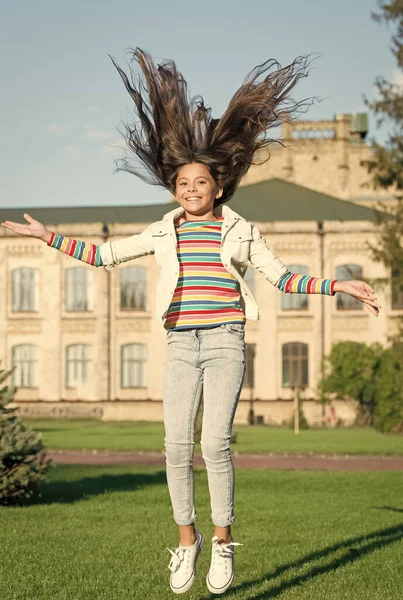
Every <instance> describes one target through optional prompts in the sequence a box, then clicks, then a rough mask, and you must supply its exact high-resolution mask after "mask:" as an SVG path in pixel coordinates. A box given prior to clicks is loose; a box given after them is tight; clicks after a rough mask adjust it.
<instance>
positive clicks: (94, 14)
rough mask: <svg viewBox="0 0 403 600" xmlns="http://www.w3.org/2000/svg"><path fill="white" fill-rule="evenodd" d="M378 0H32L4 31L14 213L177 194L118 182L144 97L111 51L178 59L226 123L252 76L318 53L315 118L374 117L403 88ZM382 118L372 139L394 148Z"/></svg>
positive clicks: (4, 127) (11, 7) (311, 86)
mask: <svg viewBox="0 0 403 600" xmlns="http://www.w3.org/2000/svg"><path fill="white" fill-rule="evenodd" d="M376 9H377V2H376V0H354V2H352V0H338V1H337V2H336V0H305V1H304V2H301V0H287V1H286V2H280V1H279V0H276V1H272V0H250V1H249V2H245V1H242V2H240V1H239V0H203V1H202V2H194V1H193V2H189V0H170V1H169V2H163V1H162V0H159V1H155V0H154V1H153V0H150V1H148V2H139V1H137V0H114V1H113V2H111V1H108V2H107V1H105V0H86V1H85V2H83V0H69V1H68V2H66V1H65V0H63V1H61V0H36V1H35V2H32V0H18V2H7V3H5V4H4V5H3V6H2V16H1V21H0V73H1V82H2V85H1V88H0V90H1V93H0V132H1V135H0V165H1V177H0V207H1V208H5V207H14V208H19V207H21V208H24V209H29V208H32V207H39V206H42V207H43V206H99V205H103V206H105V205H109V206H123V205H125V206H128V205H132V206H133V207H134V209H135V206H136V205H141V204H150V203H160V202H166V201H168V199H169V194H168V192H166V191H165V190H162V189H160V188H157V187H154V186H150V185H147V184H145V183H143V182H142V181H141V180H139V179H138V178H137V177H135V176H134V175H131V174H129V173H124V172H118V173H116V172H115V168H116V167H115V162H114V161H115V159H119V158H121V157H122V155H123V152H124V141H123V139H122V137H121V136H120V135H119V133H118V127H119V125H120V123H121V122H122V119H123V120H124V119H127V118H130V115H131V112H132V106H131V100H130V97H129V96H128V95H127V92H126V91H125V89H124V86H123V83H122V81H121V79H120V77H119V75H118V73H117V71H116V70H115V68H114V66H113V65H112V63H111V61H110V58H109V56H108V54H110V55H112V56H114V57H115V58H116V60H117V61H118V62H119V64H120V65H121V66H125V64H126V60H127V58H128V49H129V48H134V47H136V46H139V47H141V48H144V49H146V50H148V51H149V52H150V53H151V54H152V56H153V57H154V58H155V59H156V60H157V62H158V61H161V60H162V59H167V58H170V59H173V60H175V61H176V63H177V65H178V68H179V70H180V71H181V72H182V73H183V75H184V76H185V78H186V79H187V81H188V83H189V87H190V91H191V94H192V95H196V94H201V95H202V96H203V97H204V100H205V103H206V105H207V106H211V107H212V108H213V115H214V116H220V115H221V114H222V113H223V112H224V110H225V108H226V105H227V103H228V101H229V100H230V98H231V96H232V94H233V93H234V92H235V91H236V89H237V88H238V87H239V86H240V85H241V83H242V81H243V79H244V77H245V75H246V74H247V73H248V72H249V71H250V70H251V69H252V68H253V67H254V66H255V65H257V64H261V63H262V62H264V61H265V60H267V59H269V58H275V59H277V60H278V61H279V62H280V64H281V65H282V66H285V65H287V64H289V63H291V62H292V60H293V59H294V58H295V57H297V56H300V55H306V54H310V53H315V54H317V55H318V57H317V59H316V60H315V61H314V64H313V65H312V68H311V71H310V74H309V77H308V78H306V79H304V80H301V81H300V82H299V83H298V86H297V87H296V88H295V94H294V97H295V99H296V100H298V99H303V98H305V97H312V96H316V97H319V98H320V99H321V101H320V102H316V103H315V104H314V105H313V106H311V107H310V109H309V112H308V113H307V115H306V117H305V118H306V119H332V118H333V116H334V115H335V114H336V113H351V112H363V111H366V108H365V105H364V102H363V95H366V96H367V97H368V98H370V99H371V98H373V97H374V95H375V89H374V81H375V78H376V77H377V76H384V77H385V78H386V79H388V80H393V81H396V82H399V83H400V82H401V81H402V77H401V72H400V71H398V70H397V67H396V61H395V58H394V57H393V55H392V53H391V51H390V43H391V32H390V31H389V30H388V28H387V26H386V25H385V24H378V23H376V22H374V21H373V20H372V19H371V12H374V11H376ZM369 116H370V121H369V122H370V127H369V129H370V132H369V138H372V137H375V138H377V139H378V141H380V142H382V141H383V138H384V137H385V131H384V130H383V131H382V130H381V131H377V130H376V127H375V120H374V117H373V116H372V115H369Z"/></svg>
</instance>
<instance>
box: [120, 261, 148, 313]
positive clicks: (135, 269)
mask: <svg viewBox="0 0 403 600" xmlns="http://www.w3.org/2000/svg"><path fill="white" fill-rule="evenodd" d="M130 273H137V274H138V275H141V277H140V278H135V279H134V280H131V281H130V280H128V281H126V282H125V281H123V279H124V277H125V276H126V274H127V275H129V274H130ZM123 285H127V286H130V285H132V286H133V287H134V289H133V290H132V293H131V294H130V296H131V298H133V297H135V296H136V294H137V293H138V295H139V297H140V306H130V305H127V306H124V305H123V302H122V299H123ZM137 286H139V288H140V291H139V292H137V291H136V288H137ZM147 287H148V269H147V267H143V266H141V265H133V266H130V267H124V268H123V269H120V273H119V310H120V311H121V312H122V313H128V312H140V313H144V312H147V309H148V306H147V301H148V297H147V296H148V294H147V291H148V290H147ZM126 298H129V294H126ZM128 304H130V302H129V303H128Z"/></svg>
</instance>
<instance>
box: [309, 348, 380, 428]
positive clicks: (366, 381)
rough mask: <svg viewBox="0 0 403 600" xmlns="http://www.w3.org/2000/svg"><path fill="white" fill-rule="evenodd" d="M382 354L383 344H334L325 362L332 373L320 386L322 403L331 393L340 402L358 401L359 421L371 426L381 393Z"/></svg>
mask: <svg viewBox="0 0 403 600" xmlns="http://www.w3.org/2000/svg"><path fill="white" fill-rule="evenodd" d="M383 352H384V349H383V348H382V346H381V345H380V344H372V345H371V346H368V345H366V344H357V343H355V342H339V343H338V344H334V345H333V346H332V349H331V352H330V354H329V356H328V357H327V361H326V362H327V367H328V370H330V372H329V373H328V375H327V376H326V377H325V378H324V379H323V380H322V382H321V383H320V386H319V388H320V393H321V396H322V398H321V399H322V401H323V399H326V398H328V397H329V394H334V395H335V397H336V398H338V399H340V400H344V399H346V398H351V399H353V400H356V401H357V402H358V404H359V414H358V422H359V423H360V424H362V425H372V423H373V418H374V411H375V404H376V398H377V393H378V389H377V382H376V373H377V371H378V369H379V366H380V362H381V357H382V353H383ZM329 368H330V369H329Z"/></svg>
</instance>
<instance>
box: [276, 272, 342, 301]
mask: <svg viewBox="0 0 403 600" xmlns="http://www.w3.org/2000/svg"><path fill="white" fill-rule="evenodd" d="M335 283H336V279H320V278H318V277H311V276H310V275H301V274H300V273H291V271H286V272H285V273H284V275H282V276H281V277H280V279H279V280H278V281H277V283H276V284H275V285H276V287H277V288H278V289H279V290H281V291H282V292H284V293H285V294H326V295H327V296H334V295H335V293H336V292H335V291H334V285H335Z"/></svg>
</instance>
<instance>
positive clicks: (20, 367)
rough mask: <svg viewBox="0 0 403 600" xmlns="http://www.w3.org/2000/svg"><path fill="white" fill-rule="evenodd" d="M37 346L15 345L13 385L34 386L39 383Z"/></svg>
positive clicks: (21, 386)
mask: <svg viewBox="0 0 403 600" xmlns="http://www.w3.org/2000/svg"><path fill="white" fill-rule="evenodd" d="M36 364H37V358H36V346H33V345H32V344H21V345H20V346H14V347H13V367H16V369H15V370H14V371H13V385H15V386H17V387H20V388H32V387H36V385H37V373H36V370H37V367H36Z"/></svg>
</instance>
